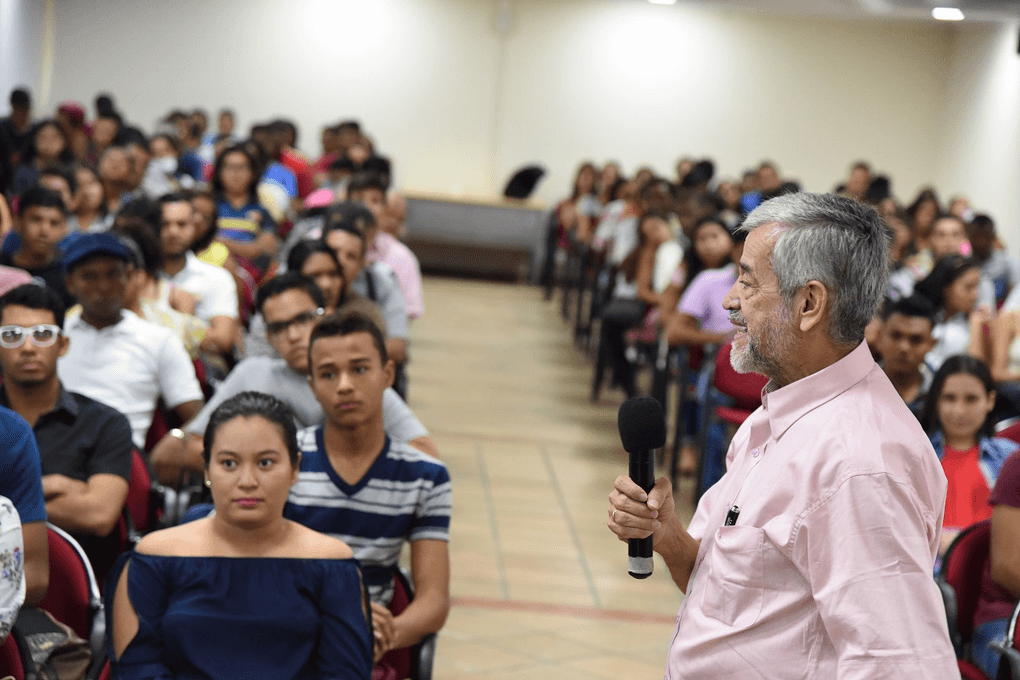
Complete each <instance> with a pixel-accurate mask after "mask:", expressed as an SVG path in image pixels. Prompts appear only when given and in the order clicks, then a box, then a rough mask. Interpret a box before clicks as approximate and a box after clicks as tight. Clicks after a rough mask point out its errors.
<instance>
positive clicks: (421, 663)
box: [412, 633, 438, 680]
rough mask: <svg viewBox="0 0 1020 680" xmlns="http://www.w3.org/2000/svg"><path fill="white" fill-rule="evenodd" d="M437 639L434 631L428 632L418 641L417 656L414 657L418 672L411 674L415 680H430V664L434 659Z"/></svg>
mask: <svg viewBox="0 0 1020 680" xmlns="http://www.w3.org/2000/svg"><path fill="white" fill-rule="evenodd" d="M437 639H438V638H437V637H436V634H435V633H429V634H428V635H426V636H425V637H424V638H422V641H421V642H419V643H418V656H417V658H416V659H414V663H415V664H416V665H417V667H418V669H417V670H418V672H417V673H416V674H412V677H413V678H415V680H432V665H433V664H434V663H435V660H436V641H437Z"/></svg>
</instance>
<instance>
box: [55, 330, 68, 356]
mask: <svg viewBox="0 0 1020 680" xmlns="http://www.w3.org/2000/svg"><path fill="white" fill-rule="evenodd" d="M57 345H58V347H60V350H59V352H58V353H57V356H58V357H62V356H64V355H65V354H67V350H68V349H69V348H70V347H71V338H69V337H67V336H66V335H61V336H60V338H58V340H57Z"/></svg>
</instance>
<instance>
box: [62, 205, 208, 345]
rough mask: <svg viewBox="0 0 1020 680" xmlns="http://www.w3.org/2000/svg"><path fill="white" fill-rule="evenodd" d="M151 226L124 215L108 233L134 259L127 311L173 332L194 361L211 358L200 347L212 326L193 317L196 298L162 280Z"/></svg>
mask: <svg viewBox="0 0 1020 680" xmlns="http://www.w3.org/2000/svg"><path fill="white" fill-rule="evenodd" d="M138 203H140V201H134V202H133V203H132V205H136V204H138ZM152 225H153V223H151V222H150V221H149V220H147V219H145V218H144V217H136V216H133V215H128V214H125V213H123V212H122V213H121V214H120V215H118V216H117V221H116V222H115V223H114V226H113V228H112V229H110V232H109V233H110V234H111V235H113V236H116V237H117V238H118V239H120V240H121V243H123V244H124V246H125V247H127V249H128V250H129V251H130V252H131V256H132V270H131V273H130V274H129V275H128V285H127V292H126V293H125V294H124V309H126V310H129V311H131V312H134V313H135V314H137V315H138V317H139V318H141V319H144V320H145V321H151V322H152V323H154V324H157V325H159V326H163V327H164V328H167V329H169V330H170V331H172V332H173V333H174V335H175V336H177V339H179V340H180V341H181V344H182V345H184V349H185V350H186V351H187V353H188V356H189V357H191V358H192V359H197V358H199V357H200V356H203V357H204V358H206V359H208V358H209V355H203V353H202V351H201V346H202V341H203V340H204V339H205V332H206V329H207V328H208V327H209V324H207V323H206V322H205V321H202V320H201V319H199V318H198V317H197V316H195V315H194V314H192V312H193V311H194V309H195V299H194V298H193V297H192V296H191V295H189V294H188V293H186V292H184V291H182V290H180V289H177V288H174V287H173V286H171V285H170V284H169V283H167V282H166V281H164V280H162V279H160V278H159V276H160V272H161V271H162V268H161V267H162V256H161V254H160V246H159V240H158V239H159V237H158V236H156V230H155V227H154V226H152ZM69 313H71V314H80V313H81V308H80V307H73V308H72V309H71V310H69Z"/></svg>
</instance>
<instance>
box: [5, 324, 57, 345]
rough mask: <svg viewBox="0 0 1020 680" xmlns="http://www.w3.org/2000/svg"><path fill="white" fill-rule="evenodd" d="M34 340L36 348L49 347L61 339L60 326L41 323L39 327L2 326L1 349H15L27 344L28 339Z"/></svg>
mask: <svg viewBox="0 0 1020 680" xmlns="http://www.w3.org/2000/svg"><path fill="white" fill-rule="evenodd" d="M29 337H31V338H32V344H33V345H35V346H36V347H49V346H50V345H52V344H53V343H55V342H56V341H57V338H59V337H60V326H55V325H53V324H51V323H41V324H39V325H37V326H30V327H27V328H26V327H25V326H0V347H3V348H5V349H14V348H15V347H21V346H22V345H24V344H25V339H26V338H29Z"/></svg>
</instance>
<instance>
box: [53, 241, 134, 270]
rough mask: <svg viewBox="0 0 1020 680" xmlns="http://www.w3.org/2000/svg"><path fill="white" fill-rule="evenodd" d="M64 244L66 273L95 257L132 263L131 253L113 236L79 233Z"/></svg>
mask: <svg viewBox="0 0 1020 680" xmlns="http://www.w3.org/2000/svg"><path fill="white" fill-rule="evenodd" d="M72 236H74V238H69V239H68V242H67V243H65V244H64V271H70V270H71V267H73V266H74V265H76V264H78V263H79V262H81V261H82V260H84V259H86V258H89V257H92V256H94V255H110V256H111V257H116V258H119V259H121V260H124V261H125V262H131V261H132V257H131V252H130V251H129V250H128V249H127V247H126V246H125V245H124V244H123V243H121V241H120V239H118V238H117V237H116V236H114V235H112V234H103V233H100V234H89V233H84V234H83V233H78V234H74V235H72Z"/></svg>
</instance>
